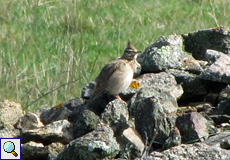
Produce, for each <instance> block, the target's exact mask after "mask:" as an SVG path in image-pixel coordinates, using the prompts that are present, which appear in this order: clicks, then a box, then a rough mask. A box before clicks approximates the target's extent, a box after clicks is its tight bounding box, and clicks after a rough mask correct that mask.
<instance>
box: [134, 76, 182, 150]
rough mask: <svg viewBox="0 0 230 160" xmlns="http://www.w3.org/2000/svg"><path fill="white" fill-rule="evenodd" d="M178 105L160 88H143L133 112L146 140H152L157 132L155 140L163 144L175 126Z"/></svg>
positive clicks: (138, 127)
mask: <svg viewBox="0 0 230 160" xmlns="http://www.w3.org/2000/svg"><path fill="white" fill-rule="evenodd" d="M162 81H163V80H162ZM177 107H178V106H177V102H176V100H175V98H174V97H173V96H172V95H171V94H170V93H169V92H165V91H163V90H161V89H159V88H158V89H154V88H143V89H141V90H140V91H139V92H138V93H137V95H136V98H135V102H134V104H133V108H132V113H133V114H134V117H135V126H136V129H137V131H138V132H139V133H140V135H141V136H142V138H143V139H144V141H146V140H147V141H151V139H152V137H153V134H156V138H155V141H157V142H158V143H160V144H161V145H160V146H162V145H163V143H164V142H165V140H166V139H167V138H168V136H169V134H170V132H171V130H172V129H173V128H174V126H175V119H176V112H177ZM154 129H155V130H156V132H155V133H153V132H154Z"/></svg>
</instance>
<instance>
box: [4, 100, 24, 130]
mask: <svg viewBox="0 0 230 160" xmlns="http://www.w3.org/2000/svg"><path fill="white" fill-rule="evenodd" d="M24 114H25V111H23V110H22V107H21V105H20V104H19V103H16V102H13V101H10V100H8V99H6V100H4V101H3V102H0V129H3V128H9V127H10V128H13V125H15V123H16V122H17V121H18V120H19V118H20V117H22V116H23V115H24Z"/></svg>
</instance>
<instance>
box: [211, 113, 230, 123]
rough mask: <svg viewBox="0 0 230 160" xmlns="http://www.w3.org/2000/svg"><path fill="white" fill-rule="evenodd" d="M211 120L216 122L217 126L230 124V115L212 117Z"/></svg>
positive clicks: (214, 115)
mask: <svg viewBox="0 0 230 160" xmlns="http://www.w3.org/2000/svg"><path fill="white" fill-rule="evenodd" d="M210 118H211V119H212V120H213V121H214V122H215V124H217V125H219V124H221V123H225V122H230V115H216V114H213V115H210Z"/></svg>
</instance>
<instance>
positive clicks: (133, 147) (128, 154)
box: [117, 127, 145, 159]
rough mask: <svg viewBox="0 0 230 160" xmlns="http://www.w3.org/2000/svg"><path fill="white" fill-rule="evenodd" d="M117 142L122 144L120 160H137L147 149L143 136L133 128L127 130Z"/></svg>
mask: <svg viewBox="0 0 230 160" xmlns="http://www.w3.org/2000/svg"><path fill="white" fill-rule="evenodd" d="M117 141H118V143H119V144H120V150H121V151H120V153H119V156H118V157H120V158H125V159H135V158H137V157H140V156H141V155H142V153H143V151H144V148H145V145H144V143H143V141H142V139H141V136H140V135H139V134H138V132H137V131H136V130H135V129H134V128H131V127H129V128H127V129H125V130H124V131H123V133H122V135H121V136H119V137H117Z"/></svg>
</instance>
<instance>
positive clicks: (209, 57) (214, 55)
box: [204, 49, 228, 64]
mask: <svg viewBox="0 0 230 160" xmlns="http://www.w3.org/2000/svg"><path fill="white" fill-rule="evenodd" d="M220 57H225V58H228V55H226V54H224V53H222V52H218V51H215V50H211V49H207V50H206V52H205V55H204V60H206V61H208V62H209V63H210V64H212V63H214V62H215V61H216V60H217V59H219V58H220Z"/></svg>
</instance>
